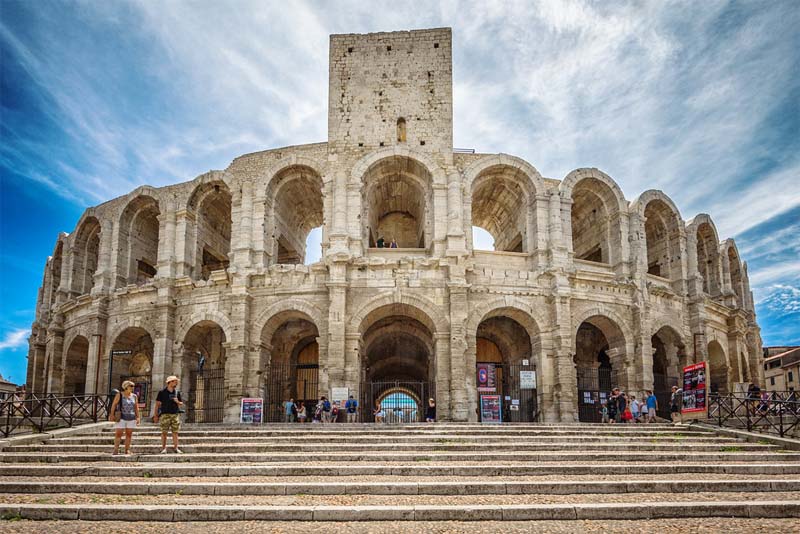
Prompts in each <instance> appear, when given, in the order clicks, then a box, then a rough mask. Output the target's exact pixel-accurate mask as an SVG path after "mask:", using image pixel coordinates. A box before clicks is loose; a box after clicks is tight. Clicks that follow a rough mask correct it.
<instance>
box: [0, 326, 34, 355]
mask: <svg viewBox="0 0 800 534" xmlns="http://www.w3.org/2000/svg"><path fill="white" fill-rule="evenodd" d="M30 333H31V331H30V329H27V328H20V329H18V330H12V331H10V332H7V333H6V336H5V337H4V338H3V339H2V340H0V350H6V349H18V348H20V347H24V346H25V345H27V343H28V336H29V335H30Z"/></svg>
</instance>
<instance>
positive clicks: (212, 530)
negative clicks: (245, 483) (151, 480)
mask: <svg viewBox="0 0 800 534" xmlns="http://www.w3.org/2000/svg"><path fill="white" fill-rule="evenodd" d="M712 521H713V529H712V527H711V525H710V523H711V522H712ZM123 531H124V532H132V531H133V532H136V533H137V534H156V533H164V534H189V533H203V534H217V533H225V534H230V533H234V534H237V533H242V534H244V533H247V534H251V533H266V534H386V533H387V532H391V533H392V534H461V533H464V534H497V533H498V532H502V533H508V534H523V533H525V534H528V533H548V534H551V533H552V534H562V533H576V532H580V533H585V532H591V533H594V532H597V533H603V534H608V533H611V534H615V533H624V534H640V533H642V534H649V533H653V534H673V533H674V534H694V533H703V534H706V533H708V532H712V531H715V532H725V534H740V533H748V534H755V533H761V532H768V533H774V534H778V533H781V534H792V533H800V521H798V520H797V519H722V518H713V519H659V520H647V521H503V522H496V521H486V522H478V521H475V522H455V521H441V522H425V523H422V522H370V523H327V522H326V523H309V522H292V523H285V522H255V521H235V522H192V523H166V524H165V523H147V522H141V523H140V522H137V523H123V522H113V521H97V522H94V521H93V522H87V521H69V522H65V521H4V522H0V533H2V534H6V533H8V534H11V533H14V534H21V533H31V534H53V533H58V534H108V533H110V532H123Z"/></svg>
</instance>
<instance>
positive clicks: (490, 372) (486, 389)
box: [476, 363, 499, 400]
mask: <svg viewBox="0 0 800 534" xmlns="http://www.w3.org/2000/svg"><path fill="white" fill-rule="evenodd" d="M476 367H477V384H478V393H495V392H497V370H496V368H495V364H493V363H479V364H476ZM498 400H499V399H498Z"/></svg>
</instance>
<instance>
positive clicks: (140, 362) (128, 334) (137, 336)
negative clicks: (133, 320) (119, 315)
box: [108, 327, 160, 413]
mask: <svg viewBox="0 0 800 534" xmlns="http://www.w3.org/2000/svg"><path fill="white" fill-rule="evenodd" d="M153 349H154V345H153V338H152V337H151V336H150V334H149V333H148V332H147V330H145V329H143V328H139V327H130V328H126V329H125V330H123V331H122V332H121V333H120V334H119V335H118V336H117V337H116V338H115V339H114V341H113V342H112V344H111V360H110V361H109V367H110V370H109V373H108V376H110V377H111V382H110V383H109V388H108V389H109V390H111V389H120V388H121V386H122V382H124V381H125V380H130V381H131V382H133V383H134V393H135V394H136V396H137V397H138V398H139V399H138V400H139V408H140V409H144V410H145V411H146V413H149V410H150V409H151V408H152V402H153V401H152V399H154V398H155V394H156V393H157V391H153V388H154V387H155V388H158V387H159V386H160V384H153Z"/></svg>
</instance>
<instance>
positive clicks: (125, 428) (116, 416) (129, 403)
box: [108, 380, 141, 456]
mask: <svg viewBox="0 0 800 534" xmlns="http://www.w3.org/2000/svg"><path fill="white" fill-rule="evenodd" d="M134 386H135V384H134V383H133V382H131V381H130V380H126V381H125V382H123V383H122V392H121V393H118V394H117V396H116V397H114V401H113V402H112V403H111V410H109V412H110V413H111V415H109V416H108V420H109V421H115V422H116V423H117V424H116V425H115V427H114V428H115V432H114V456H116V455H118V454H119V442H120V440H121V439H122V433H123V432H125V456H128V455H130V453H131V438H132V437H133V429H134V428H136V425H138V424H139V421H140V420H141V417H140V415H139V398H138V397H137V396H136V395H135V394H134V393H133V387H134Z"/></svg>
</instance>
